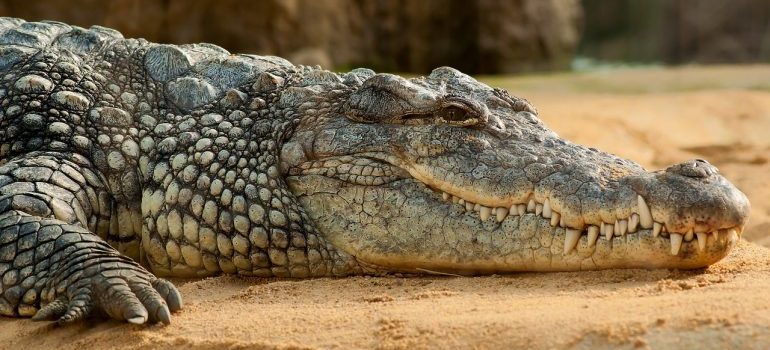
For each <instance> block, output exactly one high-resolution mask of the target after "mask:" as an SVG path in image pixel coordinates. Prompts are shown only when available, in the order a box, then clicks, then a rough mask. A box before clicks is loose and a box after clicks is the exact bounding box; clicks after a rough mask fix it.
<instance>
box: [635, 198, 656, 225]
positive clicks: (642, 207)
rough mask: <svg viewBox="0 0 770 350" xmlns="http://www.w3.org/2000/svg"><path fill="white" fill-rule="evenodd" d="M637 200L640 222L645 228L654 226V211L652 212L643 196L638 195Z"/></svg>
mask: <svg viewBox="0 0 770 350" xmlns="http://www.w3.org/2000/svg"><path fill="white" fill-rule="evenodd" d="M636 202H637V206H638V207H639V224H640V225H642V227H643V228H647V229H649V228H652V223H653V221H652V212H650V207H649V206H647V202H645V201H644V198H642V196H636Z"/></svg>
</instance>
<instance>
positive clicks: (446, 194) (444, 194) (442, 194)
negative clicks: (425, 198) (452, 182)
mask: <svg viewBox="0 0 770 350" xmlns="http://www.w3.org/2000/svg"><path fill="white" fill-rule="evenodd" d="M441 197H442V198H444V200H449V193H446V192H441Z"/></svg>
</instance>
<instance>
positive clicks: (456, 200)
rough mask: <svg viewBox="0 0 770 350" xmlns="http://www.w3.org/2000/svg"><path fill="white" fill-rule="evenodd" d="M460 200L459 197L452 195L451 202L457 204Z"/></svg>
mask: <svg viewBox="0 0 770 350" xmlns="http://www.w3.org/2000/svg"><path fill="white" fill-rule="evenodd" d="M459 202H460V197H457V196H452V203H454V204H457V203H459Z"/></svg>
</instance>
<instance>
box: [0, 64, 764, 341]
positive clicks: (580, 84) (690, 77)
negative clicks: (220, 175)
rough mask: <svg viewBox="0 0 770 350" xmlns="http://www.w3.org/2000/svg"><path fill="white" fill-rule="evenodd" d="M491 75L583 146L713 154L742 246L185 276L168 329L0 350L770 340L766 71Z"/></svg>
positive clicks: (648, 153)
mask: <svg viewBox="0 0 770 350" xmlns="http://www.w3.org/2000/svg"><path fill="white" fill-rule="evenodd" d="M486 80H487V81H489V82H491V83H492V84H494V85H497V86H503V87H506V88H508V89H510V90H511V92H512V93H514V94H516V95H521V96H525V97H527V98H528V99H530V101H531V102H533V103H534V104H535V105H536V106H538V108H539V110H540V114H541V116H542V118H543V119H544V120H545V122H546V123H547V124H548V125H549V126H550V127H551V128H552V129H554V130H556V131H557V132H559V133H560V134H561V135H562V136H563V137H565V138H568V139H571V140H573V141H575V142H578V143H582V144H586V145H591V146H595V147H598V148H601V149H604V150H607V151H610V152H613V153H616V154H619V155H621V156H624V157H627V158H631V159H633V160H635V161H638V162H640V163H641V164H643V165H644V166H646V167H648V168H650V169H657V168H661V167H665V166H666V165H668V164H671V163H673V162H678V161H682V160H685V159H689V158H696V157H697V158H705V159H707V160H709V161H711V162H712V163H714V164H715V165H717V166H718V167H719V168H720V169H721V171H722V172H723V174H725V175H726V176H727V177H728V178H729V179H730V180H732V181H733V182H734V183H736V185H737V186H738V187H739V188H741V189H742V190H743V191H744V192H745V193H746V194H747V195H748V196H749V198H750V200H751V202H752V205H753V211H752V215H751V222H750V224H749V226H748V227H747V229H746V230H745V232H744V236H743V238H744V241H743V242H742V243H741V244H740V245H739V246H738V248H737V249H736V250H735V251H734V252H733V253H731V254H730V255H729V256H728V257H727V258H726V259H724V260H723V261H721V262H719V263H717V264H715V265H713V266H711V267H709V268H707V269H704V270H698V271H676V270H652V271H647V270H611V271H594V272H579V273H551V274H530V273H528V274H516V275H506V276H488V277H476V278H461V277H458V278H454V277H408V278H397V277H382V278H371V277H356V278H346V279H315V280H304V281H294V280H277V279H245V278H237V277H217V278H210V279H205V280H199V281H176V282H177V283H178V285H179V286H180V290H181V292H182V294H183V295H184V297H185V303H186V304H185V308H184V310H182V311H181V312H179V313H177V314H175V315H174V319H173V323H172V324H171V325H170V326H166V327H164V326H158V325H155V326H132V325H128V324H122V323H118V322H112V321H110V322H100V321H89V322H87V323H83V324H79V325H75V326H70V327H57V326H54V325H51V324H40V323H32V322H30V321H28V320H12V319H0V348H8V349H37V348H41V349H46V348H62V349H70V348H71V349H82V348H87V349H92V348H119V349H151V348H180V349H220V348H231V349H252V348H256V349H260V348H266V349H272V348H286V349H295V348H296V349H300V348H301V349H304V348H337V349H349V348H381V349H421V348H477V349H481V348H542V349H602V348H611V349H635V348H654V349H657V348H693V347H694V348H700V349H712V348H713V349H724V348H755V349H766V348H768V347H770V293H769V292H768V290H770V249H768V248H765V247H767V246H770V175H768V174H770V163H768V157H770V152H769V151H770V136H768V134H769V133H770V66H752V67H712V68H699V67H691V68H683V69H677V70H660V69H647V70H634V71H616V72H602V73H591V74H582V75H553V76H540V77H519V78H513V79H511V78H500V77H494V78H487V79H486ZM749 241H751V242H749ZM752 242H753V243H752ZM763 246H765V247H763Z"/></svg>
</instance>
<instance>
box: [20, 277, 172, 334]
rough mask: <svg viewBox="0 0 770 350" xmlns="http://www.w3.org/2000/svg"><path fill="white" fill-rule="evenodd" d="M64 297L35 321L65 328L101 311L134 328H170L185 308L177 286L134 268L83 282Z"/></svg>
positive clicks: (74, 286) (40, 314) (82, 279)
mask: <svg viewBox="0 0 770 350" xmlns="http://www.w3.org/2000/svg"><path fill="white" fill-rule="evenodd" d="M64 294H65V295H62V296H59V297H58V298H57V299H55V300H54V301H52V302H50V303H48V304H47V305H45V306H43V307H42V308H41V309H40V310H39V311H38V312H37V314H35V316H33V317H32V320H33V321H53V320H56V321H57V322H58V323H59V324H60V325H64V324H69V323H73V322H76V321H80V320H82V319H85V318H86V317H89V316H90V315H92V314H94V313H95V311H98V312H99V313H104V314H106V315H108V316H110V317H111V318H114V319H117V320H123V321H126V322H128V323H133V324H144V323H147V322H148V321H149V322H151V323H158V322H162V323H164V324H169V323H171V312H173V311H177V310H179V309H181V307H182V297H181V295H180V294H179V291H178V290H177V289H176V287H174V285H173V284H171V283H170V282H168V281H166V280H162V279H158V278H155V277H154V276H153V275H152V274H150V273H149V272H147V271H146V270H144V269H142V270H138V269H137V268H136V267H134V266H132V268H128V269H125V270H108V271H104V272H100V273H98V274H96V275H95V276H93V277H90V278H81V279H80V280H78V281H77V282H75V284H74V285H70V287H69V288H67V292H66V293H64Z"/></svg>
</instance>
